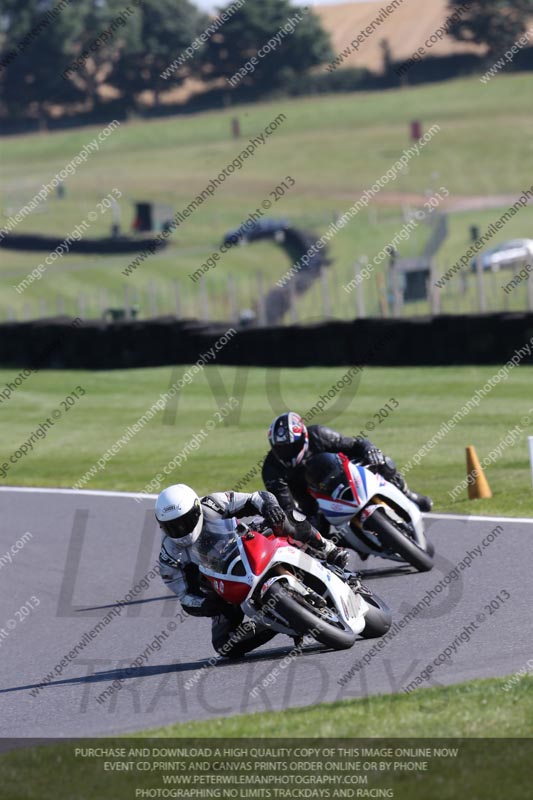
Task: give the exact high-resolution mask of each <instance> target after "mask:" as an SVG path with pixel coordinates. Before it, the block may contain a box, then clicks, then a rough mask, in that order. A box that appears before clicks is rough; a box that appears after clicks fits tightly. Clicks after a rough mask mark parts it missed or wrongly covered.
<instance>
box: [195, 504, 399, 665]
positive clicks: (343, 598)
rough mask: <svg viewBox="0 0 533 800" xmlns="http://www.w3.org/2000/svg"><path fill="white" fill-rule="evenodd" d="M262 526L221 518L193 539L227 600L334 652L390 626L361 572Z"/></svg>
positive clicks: (206, 570)
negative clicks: (322, 559)
mask: <svg viewBox="0 0 533 800" xmlns="http://www.w3.org/2000/svg"><path fill="white" fill-rule="evenodd" d="M259 528H260V526H259V525H258V526H256V528H255V529H251V528H247V526H245V525H242V523H237V521H236V520H234V519H228V520H221V521H220V522H217V523H215V524H214V525H213V524H211V523H210V525H209V530H204V531H202V534H201V536H200V538H199V539H198V541H197V542H196V544H195V545H194V547H195V552H196V557H197V560H198V563H199V567H200V571H201V573H202V574H203V575H205V576H206V577H207V579H208V581H209V582H210V584H211V585H212V587H213V589H214V590H215V592H216V593H217V594H218V595H219V596H220V597H221V598H223V599H224V600H225V601H226V602H227V603H232V604H234V605H238V606H240V607H241V609H242V611H243V612H244V614H245V615H246V616H247V617H248V618H249V619H252V620H254V621H256V622H259V623H261V624H262V625H266V626H267V627H270V628H272V629H273V630H275V631H277V633H284V634H287V635H288V636H291V637H293V638H294V637H301V636H311V637H313V638H314V639H315V640H316V641H317V642H320V643H321V644H323V645H326V646H327V647H331V648H333V649H334V650H344V649H347V648H349V647H351V646H352V645H353V644H354V642H355V640H356V639H357V637H358V636H362V637H364V638H373V637H377V636H382V635H383V634H385V633H386V632H387V631H388V630H389V628H390V625H391V614H390V611H389V609H388V607H387V606H386V605H385V603H384V602H383V601H382V600H381V599H380V598H379V597H377V595H375V594H373V593H372V592H371V591H370V590H369V589H367V588H366V587H364V586H362V585H361V583H360V582H359V580H358V578H357V576H356V575H355V573H344V575H343V577H341V575H342V574H343V573H342V572H341V571H340V570H339V569H338V568H336V567H331V566H328V565H325V564H323V563H322V562H320V561H319V560H318V559H316V558H314V557H313V556H311V555H309V554H308V553H306V552H304V551H303V550H302V549H300V548H299V547H295V546H294V545H292V544H291V543H290V541H289V540H288V539H287V538H284V537H275V536H274V535H273V534H272V533H271V532H269V529H267V530H266V531H265V533H261V532H260V530H259ZM344 577H346V578H347V579H346V580H345V579H343V578H344Z"/></svg>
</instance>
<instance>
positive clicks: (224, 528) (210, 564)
mask: <svg viewBox="0 0 533 800" xmlns="http://www.w3.org/2000/svg"><path fill="white" fill-rule="evenodd" d="M238 538H239V534H238V533H237V524H236V521H235V520H234V519H221V520H214V521H212V522H211V521H210V522H208V523H207V524H206V525H205V526H204V529H203V531H202V533H201V534H200V536H199V537H198V539H197V540H196V543H195V544H194V552H195V553H196V556H197V558H198V563H199V564H200V566H203V567H205V568H206V569H209V570H210V571H211V572H218V573H219V574H226V573H227V571H228V567H229V565H230V564H231V562H232V561H233V560H234V559H235V558H236V556H238V555H239V548H238V545H237V540H238Z"/></svg>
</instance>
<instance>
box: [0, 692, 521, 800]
mask: <svg viewBox="0 0 533 800" xmlns="http://www.w3.org/2000/svg"><path fill="white" fill-rule="evenodd" d="M505 683H506V681H505V679H492V680H483V681H473V682H470V683H466V684H460V685H458V686H451V687H444V688H442V689H423V690H418V691H417V692H416V694H415V695H410V696H407V695H381V696H376V697H369V698H365V699H360V700H353V701H347V702H342V703H330V704H324V705H319V706H315V707H311V708H302V709H288V710H286V711H284V713H283V714H279V713H261V714H250V715H247V716H236V717H232V718H230V719H219V720H209V721H207V722H196V723H188V724H184V725H174V726H172V727H169V728H162V729H159V730H155V731H146V732H143V733H140V734H134V735H133V736H134V737H135V738H134V739H133V736H132V737H131V740H128V737H122V738H121V739H120V740H119V741H117V740H110V739H107V740H98V741H95V740H90V741H88V742H87V743H86V745H85V746H87V747H92V748H94V747H96V746H103V747H118V746H121V747H126V751H128V749H129V745H130V743H131V746H132V747H133V746H136V747H140V748H142V747H143V746H145V745H146V744H147V742H146V741H145V740H146V739H148V738H149V739H150V740H153V741H151V742H150V745H151V748H157V747H158V746H159V747H160V746H162V745H163V743H162V742H161V741H158V739H161V738H163V737H164V738H165V739H169V738H170V739H171V741H169V742H168V745H170V746H172V747H178V748H179V747H180V746H182V742H180V740H181V739H183V740H185V741H184V742H183V745H187V746H188V747H197V748H202V746H207V745H208V744H212V745H213V746H219V747H222V746H233V747H236V746H237V747H238V746H239V745H240V746H242V745H243V744H246V743H248V744H249V745H254V744H256V743H257V744H259V743H258V742H257V741H255V742H254V740H257V738H259V737H265V738H266V739H267V740H268V739H269V738H270V737H273V738H272V746H277V745H280V744H284V745H287V744H289V743H290V741H287V740H292V744H293V745H296V746H298V745H299V744H314V742H312V741H311V742H309V741H308V740H302V739H300V741H298V737H308V738H314V739H317V740H322V742H323V744H324V745H326V746H328V745H329V746H331V745H337V746H353V745H356V746H357V745H361V739H364V746H367V747H369V748H371V747H373V746H374V747H376V748H378V747H392V748H395V747H397V746H402V747H404V748H408V747H412V748H413V750H416V748H417V747H427V746H428V745H430V744H433V745H438V746H439V747H445V748H446V747H451V748H453V747H454V746H458V748H459V750H458V752H459V753H460V757H459V758H458V759H446V758H442V759H430V760H429V761H428V764H430V765H431V766H430V768H429V771H428V772H427V773H424V772H420V771H419V772H416V773H407V774H405V773H397V772H395V773H394V774H393V775H383V774H379V775H372V781H371V785H372V786H373V787H380V786H381V787H390V786H391V785H393V786H394V796H395V797H397V798H399V799H400V800H407V798H408V799H409V800H427V798H432V800H455V798H456V797H457V796H464V797H468V798H472V800H474V798H476V799H477V798H479V800H481V798H483V800H493V798H496V797H501V796H505V797H506V798H509V800H525V798H526V797H527V796H529V795H528V792H529V788H530V783H531V775H530V762H529V757H530V751H531V748H530V747H529V742H528V741H527V739H528V737H530V736H531V716H532V714H533V679H531V678H523V679H522V680H521V681H520V682H519V683H517V684H516V686H515V687H514V688H513V689H512V691H507V692H506V691H504V686H505ZM391 731H394V737H396V738H392V736H391ZM370 737H380V738H370ZM417 737H423V738H422V739H420V738H417ZM493 737H497V741H494V742H491V741H490V739H491V738H493ZM507 737H509V742H508V743H507V742H504V741H502V739H506V738H507ZM343 738H344V740H346V739H350V740H351V741H350V742H346V741H344V742H343V741H342V739H343ZM204 739H208V740H211V741H208V742H205V741H204ZM295 739H296V741H294V740H295ZM521 739H522V741H520V740H521ZM143 740H144V741H143ZM212 740H216V741H215V742H213V741H212ZM236 740H237V741H236ZM238 740H240V741H238ZM335 740H336V741H335ZM357 740H359V741H357ZM454 740H455V741H454ZM524 740H525V741H524ZM222 743H223V744H222ZM318 743H319V742H317V744H318ZM269 744H270V743H269V742H268V741H266V742H263V746H266V747H268V746H269ZM75 745H76V746H80V745H82V746H83V743H82V742H79V741H78V742H76V743H75ZM204 752H205V751H204ZM208 758H209V757H208ZM152 759H153V760H155V761H161V758H159V759H158V758H157V757H156V756H152V757H150V760H152ZM114 760H115V761H116V760H117V759H114ZM118 760H119V761H128V760H132V759H127V758H123V759H118ZM166 760H167V761H170V760H171V759H166ZM205 760H206V758H205V756H204V759H203V761H204V762H205ZM209 760H213V759H212V758H211V759H209ZM319 760H322V759H319ZM411 760H413V759H411ZM103 761H104V759H91V758H85V759H84V758H76V757H75V755H74V743H70V744H68V743H67V744H62V745H57V744H56V745H52V746H47V747H42V746H41V747H38V748H35V747H32V748H23V749H19V750H16V751H14V752H10V753H7V754H2V755H1V756H0V777H1V780H2V798H3V800H54V798H56V797H58V796H63V794H64V788H65V786H74V785H75V786H76V794H75V796H76V798H77V800H102V798H111V797H113V798H117V800H118V799H120V800H121V799H122V798H131V797H136V796H137V797H140V796H143V795H142V794H137V792H139V791H142V789H143V788H146V789H148V791H150V789H151V788H152V787H153V786H154V785H157V783H161V778H160V775H158V776H157V777H156V776H155V775H154V773H153V772H146V771H145V772H141V773H139V772H137V771H127V772H124V771H122V772H109V771H105V770H104V769H103ZM133 761H135V762H138V761H139V759H138V758H137V759H133ZM215 761H216V759H215ZM235 761H236V760H235ZM315 761H316V757H315ZM143 763H146V758H145V759H144V762H143ZM181 763H182V764H185V763H186V762H185V761H184V760H183V757H182V761H181ZM341 763H342V761H341ZM344 764H346V760H345V761H344ZM181 769H182V771H183V770H184V767H181ZM216 769H217V765H214V766H213V770H216ZM218 769H220V767H218ZM194 772H195V771H194V770H192V769H188V770H186V771H184V772H183V774H189V773H190V774H194ZM285 772H286V773H288V772H290V768H289V764H288V763H287V769H286V770H285ZM198 774H199V773H198V772H197V771H196V775H198ZM200 774H202V775H203V776H206V775H208V774H213V771H211V770H209V771H208V772H204V773H200ZM233 774H239V773H238V772H237V773H233ZM329 774H332V773H331V772H330V773H329ZM344 774H346V773H344ZM158 778H159V780H158ZM495 787H497V793H495ZM373 790H374V791H379V789H376V788H374V789H373ZM389 791H390V790H389ZM71 796H72V795H71ZM145 796H150V795H149V794H147V795H145ZM154 796H155V795H154ZM168 796H172V795H168ZM178 796H179V795H178ZM181 796H184V795H181ZM190 796H194V795H190ZM221 796H222V795H221ZM226 796H233V797H236V796H240V797H249V796H252V795H249V794H246V793H245V790H244V787H243V788H242V789H241V792H239V794H234V795H230V794H228V795H226ZM265 796H268V795H265ZM330 796H335V795H330ZM338 796H342V795H338ZM347 796H350V795H347ZM359 796H365V795H359ZM368 796H378V795H368ZM381 796H387V795H381ZM389 796H390V795H389Z"/></svg>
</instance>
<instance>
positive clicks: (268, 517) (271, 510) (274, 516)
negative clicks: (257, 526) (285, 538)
mask: <svg viewBox="0 0 533 800" xmlns="http://www.w3.org/2000/svg"><path fill="white" fill-rule="evenodd" d="M261 514H262V516H263V517H264V520H265V522H266V524H267V525H268V527H269V528H272V530H273V531H274V533H276V531H280V530H281V529H282V528H283V525H284V523H285V521H286V519H287V518H286V516H285V512H284V510H283V509H282V507H281V506H278V505H275V504H274V503H265V504H264V506H263V508H262V510H261Z"/></svg>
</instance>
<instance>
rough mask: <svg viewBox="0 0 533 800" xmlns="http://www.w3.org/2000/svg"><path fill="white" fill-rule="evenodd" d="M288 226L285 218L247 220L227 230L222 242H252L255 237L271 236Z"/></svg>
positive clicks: (281, 231)
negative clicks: (237, 226)
mask: <svg viewBox="0 0 533 800" xmlns="http://www.w3.org/2000/svg"><path fill="white" fill-rule="evenodd" d="M288 227H289V222H288V221H287V220H286V219H259V220H248V221H247V222H244V223H243V224H242V225H241V226H240V227H239V228H235V229H234V230H231V231H228V232H227V233H226V235H225V236H224V244H237V243H238V242H252V241H255V240H256V239H263V238H265V239H266V238H273V237H275V236H276V234H278V233H283V231H285V230H287V228H288Z"/></svg>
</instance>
